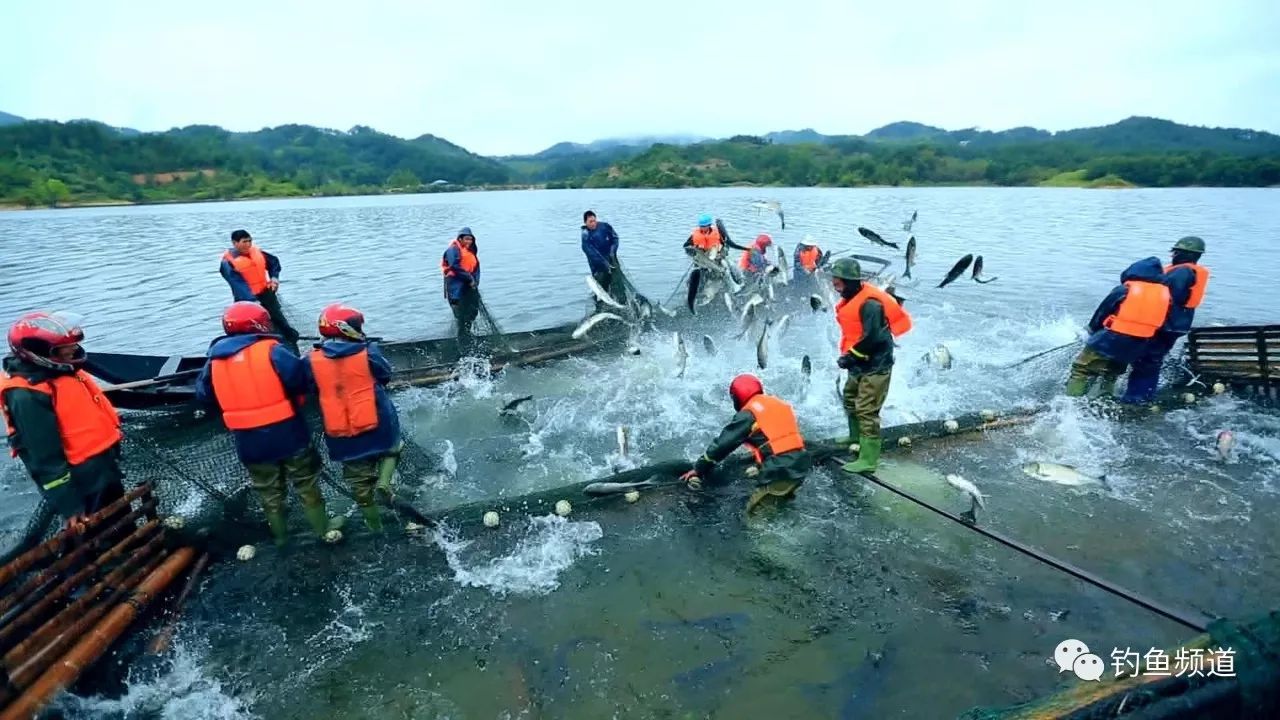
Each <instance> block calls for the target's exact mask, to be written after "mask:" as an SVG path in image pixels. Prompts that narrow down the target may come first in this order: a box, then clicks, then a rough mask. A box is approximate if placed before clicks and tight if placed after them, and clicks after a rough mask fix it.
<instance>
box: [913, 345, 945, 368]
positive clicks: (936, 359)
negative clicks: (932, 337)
mask: <svg viewBox="0 0 1280 720" xmlns="http://www.w3.org/2000/svg"><path fill="white" fill-rule="evenodd" d="M920 359H921V360H923V361H924V362H925V363H927V364H929V365H933V366H934V367H938V368H941V369H943V370H950V369H951V362H952V358H951V351H950V350H949V349H947V346H946V345H938V346H937V347H935V348H934V349H932V350H930V351H929V352H927V353H925V354H924V357H922V358H920Z"/></svg>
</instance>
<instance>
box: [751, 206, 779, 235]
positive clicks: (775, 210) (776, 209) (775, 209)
mask: <svg viewBox="0 0 1280 720" xmlns="http://www.w3.org/2000/svg"><path fill="white" fill-rule="evenodd" d="M751 207H753V208H755V209H756V212H757V214H758V213H759V211H761V210H768V211H770V212H772V213H774V214H775V215H777V216H778V221H779V222H781V223H782V229H783V230H786V229H787V218H786V216H785V215H783V214H782V203H780V202H778V201H777V200H757V201H756V202H753V203H751Z"/></svg>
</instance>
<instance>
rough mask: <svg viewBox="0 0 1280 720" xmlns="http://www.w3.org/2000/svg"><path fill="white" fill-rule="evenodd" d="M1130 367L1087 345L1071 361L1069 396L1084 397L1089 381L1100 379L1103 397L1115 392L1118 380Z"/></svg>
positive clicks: (1067, 393)
mask: <svg viewBox="0 0 1280 720" xmlns="http://www.w3.org/2000/svg"><path fill="white" fill-rule="evenodd" d="M1126 367H1128V366H1127V365H1125V364H1124V363H1122V362H1116V361H1115V360H1112V359H1111V358H1108V357H1106V356H1105V355H1101V354H1099V353H1097V352H1095V351H1094V349H1093V348H1091V347H1085V348H1084V349H1083V350H1081V351H1080V354H1079V355H1077V356H1076V359H1075V361H1074V362H1072V363H1071V374H1070V375H1069V376H1068V377H1067V389H1066V395H1067V397H1083V396H1084V394H1085V393H1087V392H1089V383H1090V382H1092V381H1093V380H1095V379H1097V380H1098V391H1099V394H1100V395H1101V396H1102V397H1111V396H1112V395H1113V394H1115V389H1116V381H1117V380H1119V379H1120V376H1121V375H1123V374H1124V370H1125V368H1126Z"/></svg>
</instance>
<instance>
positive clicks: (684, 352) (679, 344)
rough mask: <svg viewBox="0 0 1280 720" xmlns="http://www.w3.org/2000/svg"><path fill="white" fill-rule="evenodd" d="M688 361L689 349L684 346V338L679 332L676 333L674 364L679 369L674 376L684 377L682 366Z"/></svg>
mask: <svg viewBox="0 0 1280 720" xmlns="http://www.w3.org/2000/svg"><path fill="white" fill-rule="evenodd" d="M688 362H689V350H688V349H687V348H686V347H685V346H684V338H682V337H680V333H679V332H677V333H676V365H677V366H679V368H680V370H679V372H677V373H676V377H684V367H685V365H686V364H688Z"/></svg>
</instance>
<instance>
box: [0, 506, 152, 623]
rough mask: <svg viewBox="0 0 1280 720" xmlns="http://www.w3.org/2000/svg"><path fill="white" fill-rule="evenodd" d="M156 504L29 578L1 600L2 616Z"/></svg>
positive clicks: (141, 510)
mask: <svg viewBox="0 0 1280 720" xmlns="http://www.w3.org/2000/svg"><path fill="white" fill-rule="evenodd" d="M155 504H156V501H155V499H154V498H147V500H146V501H145V502H144V503H143V504H142V507H140V508H138V509H137V510H134V511H132V512H130V513H128V514H127V515H125V516H124V517H122V518H120V519H119V520H117V521H116V522H115V523H113V524H112V525H111V527H109V528H107V529H106V530H105V531H103V532H101V533H97V534H96V536H95V537H92V538H89V539H87V540H86V541H85V542H84V544H83V545H81V546H80V547H78V548H76V549H75V550H73V551H71V552H70V553H68V554H66V555H63V556H62V557H61V558H60V559H59V560H58V561H57V562H55V563H54V564H53V565H50V566H49V567H47V568H45V569H44V570H41V571H40V572H39V573H37V574H36V575H33V576H31V577H29V578H27V580H26V582H24V583H22V585H21V586H19V587H18V588H16V589H14V590H13V591H11V592H9V593H8V594H7V595H6V596H5V597H4V598H3V599H0V616H3V615H4V614H5V613H7V612H9V610H10V609H12V608H13V607H15V606H16V605H18V604H19V603H21V602H23V601H25V600H26V599H27V597H28V596H29V595H30V594H31V593H32V591H34V590H37V589H39V588H41V587H42V586H45V585H47V584H48V583H50V582H52V581H54V580H56V579H57V578H58V577H59V576H60V575H62V574H63V573H65V572H66V571H67V570H70V569H71V568H73V567H76V566H78V565H79V563H80V561H81V560H83V559H84V558H85V556H87V555H89V554H90V553H92V552H95V551H98V550H100V549H101V548H102V545H103V544H104V543H106V542H107V541H108V539H109V538H110V537H112V536H114V535H115V533H117V532H119V531H121V530H123V529H124V528H126V527H128V526H129V525H130V524H132V523H133V522H135V521H136V520H137V519H138V518H140V517H142V516H143V514H144V513H145V512H146V508H147V507H148V506H151V507H154V506H155ZM0 634H2V631H0ZM2 644H3V643H0V645H2Z"/></svg>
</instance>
